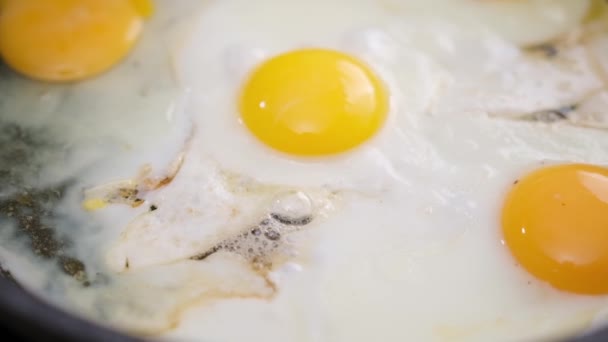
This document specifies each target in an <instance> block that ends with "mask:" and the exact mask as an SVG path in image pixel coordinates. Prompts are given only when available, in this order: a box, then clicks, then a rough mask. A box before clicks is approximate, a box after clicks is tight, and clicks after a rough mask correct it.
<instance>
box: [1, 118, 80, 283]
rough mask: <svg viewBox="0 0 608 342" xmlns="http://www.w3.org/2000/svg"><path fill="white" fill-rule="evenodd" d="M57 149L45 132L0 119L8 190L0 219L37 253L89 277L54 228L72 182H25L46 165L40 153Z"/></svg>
mask: <svg viewBox="0 0 608 342" xmlns="http://www.w3.org/2000/svg"><path fill="white" fill-rule="evenodd" d="M56 149H58V148H57V146H55V145H53V143H52V142H51V141H49V140H47V139H46V138H45V135H44V134H43V132H39V131H31V130H29V131H28V130H25V129H23V128H21V127H19V126H17V125H12V124H5V123H0V193H2V192H4V193H6V194H8V195H4V196H0V223H2V222H3V221H4V222H8V223H9V224H3V225H0V227H2V228H3V229H8V227H13V226H14V227H15V230H11V231H10V232H11V233H14V234H16V235H17V236H18V237H21V236H23V237H25V238H26V241H27V243H28V246H29V248H30V249H31V251H32V252H33V253H34V254H35V255H36V256H38V257H40V258H43V259H49V260H55V261H56V262H57V265H58V266H59V268H60V269H61V270H62V271H63V272H64V273H66V274H68V275H70V276H72V277H73V278H75V279H77V280H79V281H86V273H85V267H84V264H83V263H82V262H80V261H79V260H77V259H75V258H73V257H70V256H69V255H67V248H68V247H69V246H70V241H69V240H68V239H67V238H66V237H60V236H58V234H56V232H55V225H56V219H57V214H56V212H55V208H56V207H57V205H58V204H59V203H60V201H61V200H62V198H63V194H64V193H65V190H66V189H67V187H68V185H69V183H70V182H69V181H67V182H64V183H63V184H57V185H55V186H53V187H49V188H35V187H31V186H28V185H27V184H26V183H25V180H26V179H29V178H35V177H36V176H38V175H39V172H40V170H41V169H42V167H43V165H40V164H38V160H39V159H40V158H38V156H39V155H51V154H52V153H54V151H55V150H56ZM42 159H44V158H42ZM10 223H12V224H10Z"/></svg>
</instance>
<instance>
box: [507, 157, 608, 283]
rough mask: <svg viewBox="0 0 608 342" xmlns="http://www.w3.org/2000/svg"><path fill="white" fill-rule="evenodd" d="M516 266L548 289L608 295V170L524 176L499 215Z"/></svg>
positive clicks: (550, 170) (569, 169)
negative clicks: (517, 264) (516, 262)
mask: <svg viewBox="0 0 608 342" xmlns="http://www.w3.org/2000/svg"><path fill="white" fill-rule="evenodd" d="M502 229H503V233H504V239H505V242H506V244H507V246H508V248H509V249H510V250H511V253H512V254H513V255H514V256H515V258H516V259H517V261H518V262H519V263H520V264H521V265H522V266H523V267H524V268H525V269H527V270H528V271H529V272H530V273H532V274H533V275H534V276H536V277H537V278H539V279H542V280H544V281H547V282H548V283H550V284H551V285H553V286H554V287H556V288H558V289H561V290H564V291H569V292H574V293H580V294H608V169H606V168H603V167H599V166H593V165H585V164H569V165H557V166H550V167H546V168H543V169H540V170H537V171H535V172H532V173H531V174H529V175H527V176H525V177H524V178H522V179H521V180H519V181H518V182H517V184H515V186H514V187H513V189H512V190H511V192H510V193H509V194H508V196H507V199H506V202H505V204H504V207H503V210H502Z"/></svg>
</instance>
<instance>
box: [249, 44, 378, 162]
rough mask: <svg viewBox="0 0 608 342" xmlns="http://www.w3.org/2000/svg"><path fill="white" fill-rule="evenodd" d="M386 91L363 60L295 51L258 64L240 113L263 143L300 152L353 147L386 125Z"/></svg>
mask: <svg viewBox="0 0 608 342" xmlns="http://www.w3.org/2000/svg"><path fill="white" fill-rule="evenodd" d="M387 111H388V94H387V92H386V91H385V89H384V87H383V84H382V82H381V81H380V79H379V78H378V77H377V76H376V75H375V74H374V73H373V72H372V70H370V68H369V67H368V66H367V65H365V64H364V63H363V62H361V61H359V60H357V59H355V58H353V57H352V56H349V55H347V54H344V53H341V52H337V51H332V50H324V49H305V50H296V51H292V52H288V53H285V54H283V55H279V56H277V57H274V58H272V59H270V60H268V61H266V62H264V63H263V64H262V65H261V66H259V67H258V68H257V70H255V71H254V72H253V74H252V75H251V76H250V78H249V79H248V80H247V82H246V83H245V86H244V88H243V91H242V94H241V99H240V112H241V116H242V119H243V122H244V123H245V125H246V126H247V127H248V128H249V130H251V132H252V133H253V134H254V135H255V136H256V137H257V138H259V139H260V140H261V141H262V142H264V143H265V144H267V145H269V146H270V147H273V148H275V149H277V150H279V151H282V152H285V153H289V154H293V155H298V156H315V155H316V156H319V155H328V154H334V153H339V152H343V151H346V150H348V149H351V148H353V147H355V146H357V145H359V144H361V143H362V142H364V141H365V140H367V139H369V138H370V137H371V136H373V135H374V133H376V132H377V131H378V130H379V129H380V127H381V126H382V124H383V122H384V121H385V118H386V116H387Z"/></svg>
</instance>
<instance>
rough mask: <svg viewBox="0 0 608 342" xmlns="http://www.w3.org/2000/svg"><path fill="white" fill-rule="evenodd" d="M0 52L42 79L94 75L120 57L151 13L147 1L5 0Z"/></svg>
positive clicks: (19, 68) (16, 66) (22, 70)
mask: <svg viewBox="0 0 608 342" xmlns="http://www.w3.org/2000/svg"><path fill="white" fill-rule="evenodd" d="M0 6H1V7H0V54H1V55H2V58H3V59H4V61H5V63H6V64H8V65H9V66H10V67H12V68H13V69H15V70H16V71H18V72H20V73H22V74H24V75H26V76H29V77H31V78H34V79H39V80H44V81H75V80H81V79H84V78H87V77H91V76H95V75H97V74H99V73H101V72H103V71H106V70H107V69H109V68H110V67H112V66H113V65H115V64H116V63H118V62H119V61H120V60H122V59H123V58H124V57H125V56H126V55H127V54H128V52H129V51H130V50H131V48H132V47H133V45H134V43H135V41H136V40H137V38H138V37H139V35H140V33H141V30H142V26H143V20H144V18H145V17H146V16H149V15H150V14H151V13H152V5H151V3H150V1H149V0H4V1H2V2H0Z"/></svg>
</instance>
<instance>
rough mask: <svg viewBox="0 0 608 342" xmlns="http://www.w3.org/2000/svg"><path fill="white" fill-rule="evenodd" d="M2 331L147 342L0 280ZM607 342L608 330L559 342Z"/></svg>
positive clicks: (97, 341)
mask: <svg viewBox="0 0 608 342" xmlns="http://www.w3.org/2000/svg"><path fill="white" fill-rule="evenodd" d="M0 329H1V330H3V331H5V332H8V333H9V334H11V335H13V336H16V337H18V338H19V339H24V340H26V341H55V340H57V341H65V342H82V341H87V342H144V341H145V340H144V339H141V338H138V337H134V336H129V335H127V334H123V333H120V332H117V331H115V330H112V329H109V328H106V327H103V326H101V325H98V324H96V323H93V322H90V321H88V320H85V319H83V318H80V317H77V316H75V315H73V314H70V313H67V312H65V311H63V310H61V309H59V308H57V307H55V306H53V305H51V304H48V303H46V302H45V301H43V300H41V299H39V298H37V297H36V296H34V295H32V294H31V293H29V292H28V291H26V290H24V289H23V288H21V287H20V286H18V285H16V284H15V283H14V282H13V281H10V280H8V279H5V278H3V277H0ZM600 341H608V327H604V328H601V329H598V330H596V331H592V332H590V333H588V334H585V335H581V336H577V337H572V338H564V339H561V340H558V341H556V342H600Z"/></svg>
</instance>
